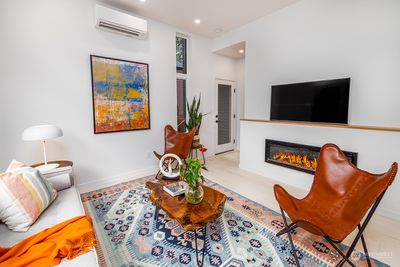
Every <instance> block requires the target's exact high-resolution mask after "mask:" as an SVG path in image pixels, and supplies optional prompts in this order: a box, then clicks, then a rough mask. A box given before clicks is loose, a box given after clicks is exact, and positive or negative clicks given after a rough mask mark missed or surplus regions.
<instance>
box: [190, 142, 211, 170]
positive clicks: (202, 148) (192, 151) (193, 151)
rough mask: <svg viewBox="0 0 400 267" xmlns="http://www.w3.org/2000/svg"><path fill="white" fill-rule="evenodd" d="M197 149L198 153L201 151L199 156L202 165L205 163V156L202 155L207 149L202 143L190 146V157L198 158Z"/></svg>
mask: <svg viewBox="0 0 400 267" xmlns="http://www.w3.org/2000/svg"><path fill="white" fill-rule="evenodd" d="M197 150H198V151H200V153H201V156H202V158H203V165H206V158H205V156H204V153H205V152H207V150H208V149H207V148H206V147H205V146H204V145H201V144H200V145H199V146H198V147H192V148H191V149H190V157H191V158H192V159H198V158H199V156H198V153H197Z"/></svg>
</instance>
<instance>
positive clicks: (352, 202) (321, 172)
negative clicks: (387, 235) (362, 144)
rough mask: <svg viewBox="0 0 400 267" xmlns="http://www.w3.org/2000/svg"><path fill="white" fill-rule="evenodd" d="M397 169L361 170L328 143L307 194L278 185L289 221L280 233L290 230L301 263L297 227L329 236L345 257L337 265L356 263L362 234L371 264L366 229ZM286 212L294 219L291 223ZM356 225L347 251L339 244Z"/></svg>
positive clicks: (327, 238)
mask: <svg viewBox="0 0 400 267" xmlns="http://www.w3.org/2000/svg"><path fill="white" fill-rule="evenodd" d="M396 173H397V163H393V164H392V167H391V168H390V170H389V171H388V172H386V173H383V174H371V173H368V172H366V171H363V170H360V169H358V168H357V167H355V166H354V165H353V164H352V163H350V161H349V160H348V159H347V157H346V156H345V155H344V154H343V152H342V151H341V150H340V149H339V147H337V146H336V145H334V144H326V145H324V146H323V147H322V148H321V152H320V156H319V158H318V163H317V169H316V172H315V176H314V182H313V184H312V186H311V190H310V192H309V193H308V195H307V196H306V197H304V198H303V199H297V198H295V197H293V196H291V195H290V194H289V193H288V192H286V190H285V189H283V188H282V187H281V186H279V185H275V186H274V191H275V198H276V200H277V201H278V203H279V206H280V208H281V213H282V218H283V221H284V223H285V228H284V229H283V230H281V231H280V232H279V233H278V234H277V236H279V235H282V234H285V233H287V234H288V237H289V242H290V244H291V246H292V250H293V256H294V257H295V260H296V264H297V266H300V264H299V260H298V258H297V254H296V249H295V247H294V244H293V240H292V236H291V233H290V232H291V231H292V230H293V229H295V228H297V227H301V228H303V229H305V230H307V231H308V232H310V233H313V234H315V235H319V236H323V237H325V239H326V240H328V242H329V243H330V244H331V245H332V247H333V248H334V249H335V250H337V251H338V253H339V254H340V255H341V256H342V257H343V259H342V260H341V261H340V262H339V264H338V265H337V266H342V265H343V264H344V263H345V262H348V263H349V264H350V265H351V266H354V264H353V263H352V262H351V261H350V259H349V257H350V255H351V253H352V252H353V250H354V248H355V246H356V244H357V242H358V241H359V240H360V238H361V241H362V245H363V248H364V252H365V255H366V258H367V261H368V266H371V261H370V259H369V256H368V250H367V245H366V243H365V239H364V236H363V232H364V230H365V228H366V226H367V224H368V222H369V220H370V219H371V217H372V215H373V213H374V212H375V210H376V208H377V206H378V205H379V202H380V201H381V199H382V197H383V195H384V194H385V192H386V189H387V188H388V187H389V186H390V185H391V184H392V182H393V180H394V177H395V176H396ZM371 206H372V208H371ZM370 208H371V209H370ZM369 209H370V211H369V212H368V210H369ZM284 212H286V213H287V215H288V216H289V218H290V219H291V220H292V223H291V224H289V225H288V223H287V220H286V216H285V213H284ZM367 212H368V214H367ZM366 214H367V216H366V218H365V220H364V222H363V223H361V221H362V219H363V217H364V216H365V215H366ZM356 228H358V234H357V235H356V237H355V239H354V241H353V242H352V244H351V245H350V248H349V249H348V251H347V252H346V254H344V253H343V252H342V251H341V250H340V249H339V248H338V247H337V245H336V244H337V243H341V242H342V241H343V239H345V238H346V237H347V236H348V235H349V234H350V233H351V232H352V231H353V230H355V229H356ZM335 243H336V244H335Z"/></svg>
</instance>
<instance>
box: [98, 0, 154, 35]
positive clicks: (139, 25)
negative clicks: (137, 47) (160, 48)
mask: <svg viewBox="0 0 400 267" xmlns="http://www.w3.org/2000/svg"><path fill="white" fill-rule="evenodd" d="M96 28H98V29H100V30H106V31H110V32H114V33H118V34H122V35H125V36H128V37H133V38H138V39H145V38H146V37H147V21H146V20H144V19H141V18H137V17H135V16H132V15H129V14H126V13H123V12H120V11H117V10H114V9H111V8H107V7H104V6H100V5H96Z"/></svg>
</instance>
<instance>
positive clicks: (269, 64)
mask: <svg viewBox="0 0 400 267" xmlns="http://www.w3.org/2000/svg"><path fill="white" fill-rule="evenodd" d="M399 12H400V1H396V0H387V1H381V0H363V1H360V0H350V1H332V0H303V1H299V2H298V3H296V4H293V5H291V6H289V7H286V8H284V9H282V10H280V11H278V12H276V13H273V14H271V15H268V16H265V17H263V18H261V19H259V20H257V21H254V22H252V23H250V24H248V25H245V26H243V27H241V28H239V29H237V30H233V31H231V32H229V33H227V34H225V35H223V36H222V37H220V38H217V39H216V40H215V41H214V47H213V48H214V49H215V50H217V49H219V48H221V47H225V46H227V45H229V44H233V43H237V42H239V41H246V63H247V64H246V97H245V107H246V108H245V114H246V117H248V118H262V119H269V102H270V90H271V85H273V84H283V83H291V82H301V81H309V80H321V79H330V78H339V77H351V79H352V80H351V97H350V98H351V99H350V118H349V119H350V123H352V124H369V125H386V126H400V117H399V114H400V105H398V99H400V90H398V88H399V84H400V75H399V69H400V49H399V47H400V23H399V20H398V14H399Z"/></svg>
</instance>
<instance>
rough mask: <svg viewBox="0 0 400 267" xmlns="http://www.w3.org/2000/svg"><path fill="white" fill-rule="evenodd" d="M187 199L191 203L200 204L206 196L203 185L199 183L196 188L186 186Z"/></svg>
mask: <svg viewBox="0 0 400 267" xmlns="http://www.w3.org/2000/svg"><path fill="white" fill-rule="evenodd" d="M185 197H186V201H187V202H188V203H190V204H199V203H200V202H201V201H202V200H203V197H204V191H203V187H201V185H198V186H197V187H196V188H191V187H190V186H187V187H186V192H185Z"/></svg>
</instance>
